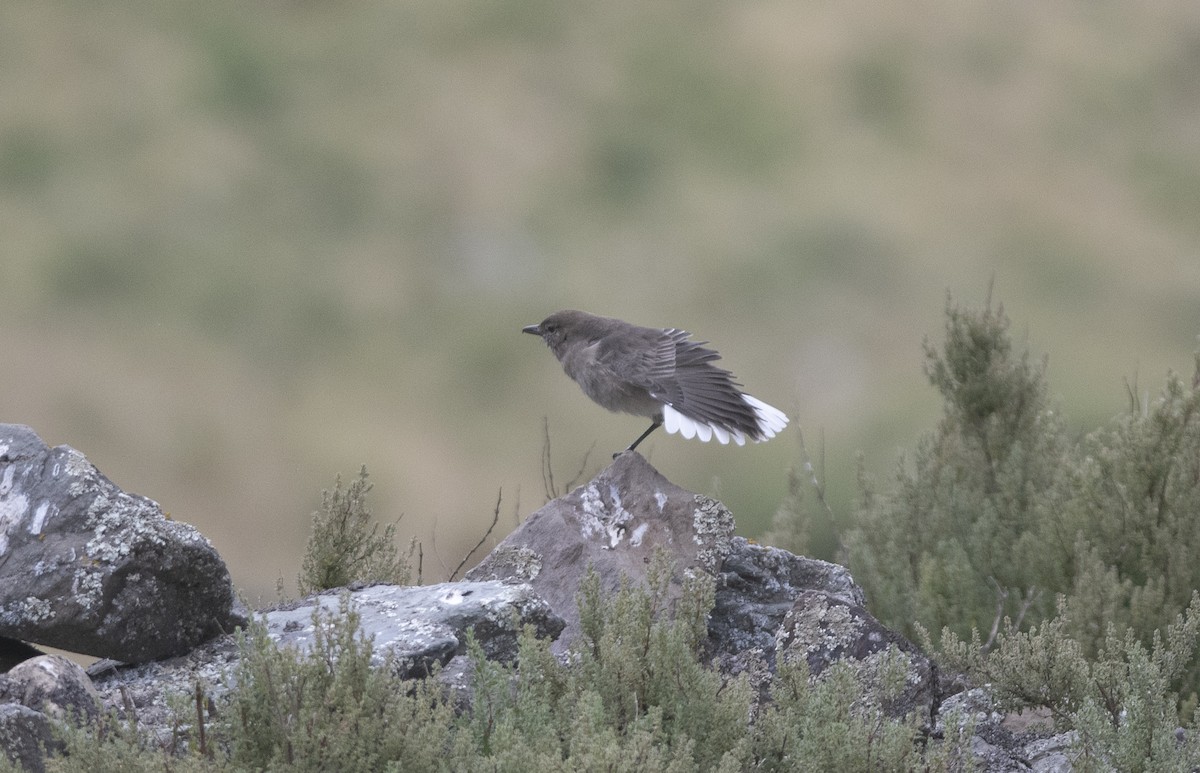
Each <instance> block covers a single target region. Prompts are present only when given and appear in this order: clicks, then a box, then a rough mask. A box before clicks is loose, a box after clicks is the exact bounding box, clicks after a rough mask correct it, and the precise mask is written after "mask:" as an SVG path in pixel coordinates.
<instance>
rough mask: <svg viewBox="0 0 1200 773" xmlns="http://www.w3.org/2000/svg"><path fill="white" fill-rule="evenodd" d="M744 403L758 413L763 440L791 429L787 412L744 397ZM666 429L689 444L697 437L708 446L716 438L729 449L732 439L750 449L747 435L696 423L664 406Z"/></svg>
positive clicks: (755, 413)
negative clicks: (682, 437) (728, 445)
mask: <svg viewBox="0 0 1200 773" xmlns="http://www.w3.org/2000/svg"><path fill="white" fill-rule="evenodd" d="M742 399H744V400H745V401H746V405H749V406H750V407H751V408H753V409H754V415H755V417H756V418H757V420H758V431H759V433H761V434H762V438H760V440H766V439H767V438H773V437H775V435H777V434H778V433H779V432H780V430H782V429H783V428H784V427H786V426H787V424H788V417H787V415H786V414H785V413H784V412H783V411H781V410H779V409H778V408H776V407H774V406H771V405H767V404H766V403H764V402H763V401H762V400H759V399H758V398H757V397H751V396H750V395H742ZM663 428H664V429H665V430H666V431H667V432H668V433H669V434H672V435H674V434H676V433H678V434H680V435H683V436H684V437H685V438H688V439H689V440H690V439H691V438H694V437H695V438H699V439H700V440H701V442H704V443H707V442H708V441H709V440H711V439H712V438H714V437H715V438H716V439H717V442H718V443H720V444H721V445H726V444H727V443H729V441H730V439H732V440H733V442H735V443H737V444H738V445H739V446H744V445H746V435H745V434H744V433H742V432H740V431H738V430H736V429H730V428H729V427H722V426H719V425H717V424H708V423H704V422H699V421H696V420H695V419H693V418H691V417H689V416H684V415H683V414H682V413H680V412H679V411H677V410H675V409H674V408H672V407H671V406H669V405H664V406H663Z"/></svg>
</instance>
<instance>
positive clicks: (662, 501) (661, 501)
mask: <svg viewBox="0 0 1200 773" xmlns="http://www.w3.org/2000/svg"><path fill="white" fill-rule="evenodd" d="M654 502H655V504H657V505H658V512H660V513H661V512H662V511H663V508H664V507H666V506H667V495H666V494H664V493H662V492H661V491H655V492H654Z"/></svg>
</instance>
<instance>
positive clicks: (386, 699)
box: [51, 556, 970, 773]
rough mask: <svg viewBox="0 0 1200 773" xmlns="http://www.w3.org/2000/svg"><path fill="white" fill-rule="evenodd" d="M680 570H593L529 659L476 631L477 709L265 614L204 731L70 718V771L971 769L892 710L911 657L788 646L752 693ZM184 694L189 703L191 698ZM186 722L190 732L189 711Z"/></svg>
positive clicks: (702, 597) (347, 613)
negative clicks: (573, 627)
mask: <svg viewBox="0 0 1200 773" xmlns="http://www.w3.org/2000/svg"><path fill="white" fill-rule="evenodd" d="M670 573H671V567H670V566H669V564H668V563H667V562H666V560H665V559H663V558H662V557H661V556H660V557H658V558H656V559H655V560H654V562H653V564H652V566H651V567H650V572H649V582H648V585H647V587H639V586H637V585H635V584H633V583H629V582H627V583H625V584H624V585H623V586H622V587H621V589H620V590H619V591H618V592H617V593H616V594H615V595H612V596H611V597H607V598H606V597H605V595H604V594H603V593H601V590H600V582H599V580H598V578H597V577H596V576H595V575H594V574H592V575H590V576H589V577H588V579H587V580H586V581H585V582H584V584H583V587H582V589H581V592H580V597H579V601H580V608H581V618H582V619H583V621H584V633H583V636H582V638H581V641H580V642H579V644H578V646H577V647H576V648H574V649H573V650H572V651H571V652H570V653H569V654H568V655H567V657H566V658H563V659H560V658H558V657H556V656H555V655H554V654H553V653H552V652H551V650H550V642H548V641H546V640H541V639H538V638H536V637H535V636H534V634H533V630H532V628H528V627H527V628H526V629H525V630H524V631H523V633H522V634H521V639H520V645H519V655H518V661H517V663H514V664H503V663H497V662H493V661H489V660H487V658H486V657H485V656H484V654H483V650H482V647H481V646H479V645H478V644H477V643H476V642H475V641H474V640H473V637H472V638H470V639H469V642H468V650H469V653H470V656H471V660H472V663H473V671H472V678H471V699H470V702H469V706H468V707H466V708H465V709H463V710H461V711H456V710H455V706H454V702H453V701H452V700H451V698H450V696H449V695H448V694H447V693H446V692H445V691H444V690H443V688H442V687H441V685H440V683H439V682H438V681H437V680H436V678H431V679H426V680H423V681H421V680H416V681H405V680H402V679H400V678H399V677H398V676H397V675H396V671H395V670H394V669H392V668H391V667H390V664H389V663H388V662H387V660H386V659H384V660H383V662H382V663H381V662H379V660H380V659H379V658H378V657H377V656H376V653H375V652H374V649H373V646H372V643H371V641H370V640H369V639H366V638H364V637H363V636H362V634H361V632H360V630H359V628H358V618H357V616H356V615H355V613H354V611H353V609H352V608H350V607H349V606H347V605H344V606H343V608H342V609H341V610H340V612H338V613H336V614H333V613H321V612H318V613H317V614H316V615H314V618H313V624H314V629H315V635H314V641H313V645H312V647H311V649H310V650H309V651H308V652H306V653H298V652H296V651H293V650H279V649H277V648H276V646H275V644H274V642H273V641H272V640H271V638H270V637H269V636H268V635H267V632H266V630H265V628H264V627H263V626H261V625H258V624H255V625H252V626H251V627H250V628H249V630H247V631H246V632H244V633H243V634H241V635H240V636H239V649H240V653H241V657H240V660H239V662H238V665H237V667H236V668H235V670H234V672H233V674H231V678H232V683H233V686H232V689H231V691H230V692H229V694H228V695H227V696H226V697H224V698H223V699H221V701H220V705H219V708H218V710H217V712H216V716H217V717H218V718H219V719H217V720H212V725H211V727H206V728H205V730H206V737H207V739H208V740H207V742H206V744H205V747H204V750H203V751H202V750H201V749H200V747H199V745H198V744H197V738H198V733H197V728H195V726H194V718H195V714H194V713H192V714H191V715H190V716H189V714H188V712H187V710H186V707H185V706H184V707H181V709H180V724H181V727H183V728H184V736H185V738H184V741H185V742H184V743H181V744H178V745H177V750H182V753H181V754H178V755H175V756H172V755H170V754H169V753H168V752H167V751H165V750H163V749H160V748H157V747H155V746H154V745H153V744H150V743H149V742H148V741H147V740H146V739H144V738H142V737H141V736H139V735H138V733H137V732H136V730H135V729H134V728H130V727H128V726H113V728H112V729H111V730H110V731H102V732H99V733H96V732H93V731H89V730H74V731H71V732H70V733H69V734H68V741H67V744H68V753H67V755H66V756H61V757H57V758H54V759H53V760H51V767H52V769H53V770H58V771H84V770H87V771H92V772H94V771H96V770H134V771H139V770H146V771H149V770H178V771H189V772H190V771H213V770H222V771H223V770H239V771H240V770H247V771H249V770H254V771H306V770H311V771H328V770H345V771H351V770H353V771H356V773H357V772H358V771H362V772H363V773H369V772H370V771H417V772H420V771H454V772H455V773H457V772H458V771H513V772H514V773H518V772H520V773H524V772H525V771H530V770H538V771H541V770H556V771H593V770H638V771H722V772H727V773H733V772H734V771H741V770H750V769H758V770H777V771H788V770H797V769H810V770H844V771H858V770H861V771H893V770H894V771H904V770H912V769H925V770H932V771H940V770H946V771H950V770H954V771H959V770H968V769H970V764H969V761H970V759H969V751H968V750H969V743H968V741H969V738H968V737H967V736H956V737H953V738H951V739H948V740H947V741H945V742H937V743H930V744H929V746H928V748H925V742H926V740H927V739H925V737H924V735H923V731H922V729H921V718H920V717H916V716H913V717H904V718H900V719H896V718H892V717H890V716H889V715H888V714H887V713H886V712H884V711H883V710H882V708H881V707H882V706H884V705H886V704H887V703H888V701H890V700H891V699H892V698H894V695H895V694H896V693H897V691H898V690H899V689H901V688H902V686H903V673H904V672H903V669H902V668H900V669H892V671H893V672H894V673H892V672H889V671H888V669H886V668H884V669H883V673H885V674H886V673H892V676H891V677H890V678H889V677H887V676H884V678H881V679H878V680H867V679H865V678H864V677H863V676H862V675H861V674H860V673H859V672H858V671H856V670H855V669H853V668H851V667H849V666H847V665H844V664H843V665H835V666H834V667H833V668H830V669H828V670H827V671H826V673H825V674H823V675H822V677H821V678H820V679H812V678H811V677H810V676H809V674H808V671H807V667H806V665H805V662H804V660H803V658H797V659H796V661H795V662H791V661H790V660H787V659H784V662H783V664H782V665H781V668H780V671H779V674H778V675H777V676H776V677H775V678H774V679H773V680H772V681H771V683H770V684H769V685H768V686H767V687H768V690H769V692H770V694H771V700H770V701H768V702H766V703H758V702H757V694H756V691H755V690H753V689H752V688H751V686H750V684H749V683H748V681H747V679H746V678H745V677H740V676H739V677H731V676H727V675H724V674H722V673H720V672H719V671H717V670H715V669H712V668H709V667H707V666H706V665H705V664H704V663H703V661H702V659H701V656H700V652H701V650H702V643H703V640H704V637H705V632H706V626H707V618H708V613H709V611H710V610H711V607H712V603H713V592H714V585H713V580H712V578H711V577H709V576H707V575H696V576H692V577H690V578H688V579H687V581H686V583H685V589H684V593H683V596H682V598H680V599H679V600H678V602H677V603H676V604H675V605H674V610H669V609H667V604H666V598H667V597H666V588H667V585H668V578H669V577H670ZM185 703H186V702H185ZM189 722H190V723H191V726H190V727H188V723H189Z"/></svg>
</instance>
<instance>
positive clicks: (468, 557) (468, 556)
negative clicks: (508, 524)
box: [448, 489, 504, 582]
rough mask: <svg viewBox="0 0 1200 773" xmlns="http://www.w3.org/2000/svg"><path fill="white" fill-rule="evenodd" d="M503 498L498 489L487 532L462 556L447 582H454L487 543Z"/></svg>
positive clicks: (498, 519) (498, 514) (498, 516)
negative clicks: (476, 552) (472, 557)
mask: <svg viewBox="0 0 1200 773" xmlns="http://www.w3.org/2000/svg"><path fill="white" fill-rule="evenodd" d="M503 498H504V489H500V491H499V492H498V493H497V494H496V509H495V510H493V511H492V523H491V525H490V526H488V527H487V531H485V532H484V533H483V536H482V537H480V538H479V542H477V543H475V547H473V548H471V550H470V551H469V552H468V553H467V554H466V555H465V556H463V560H461V561H459V562H458V566H456V567H454V571H453V572H451V573H450V578H449V580H448V582H454V578H455V577H457V576H458V573H459V572H460V571H461V570H462V568H463V567H464V566H466V564H467V562H468V561H470V560H471V556H473V555H475V551H476V550H479V548H481V547H483V543H485V542H487V538H488V537H490V536H491V534H492V530H493V529H495V528H496V524H497V523H499V522H500V500H501V499H503Z"/></svg>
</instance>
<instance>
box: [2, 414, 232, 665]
mask: <svg viewBox="0 0 1200 773" xmlns="http://www.w3.org/2000/svg"><path fill="white" fill-rule="evenodd" d="M232 607H233V587H232V585H231V583H230V580H229V572H228V571H227V570H226V568H225V564H224V562H223V561H222V560H221V557H220V556H218V555H217V551H216V550H215V549H214V548H213V546H212V544H211V543H210V542H209V541H208V540H207V539H205V538H204V537H203V536H201V535H200V533H199V532H197V531H196V530H195V529H194V528H192V527H191V526H188V525H187V524H183V523H178V522H176V521H171V520H168V519H167V518H166V517H165V516H164V515H163V513H162V510H161V509H159V507H158V505H157V504H155V503H154V502H153V501H151V500H149V499H147V498H146V497H142V496H138V495H136V494H130V493H127V492H125V491H122V490H121V489H120V488H119V487H117V486H116V485H115V484H114V483H113V482H112V481H110V480H109V479H108V478H106V477H104V475H102V474H101V473H100V471H99V470H97V469H96V468H95V467H94V466H93V465H92V464H90V463H89V462H88V460H87V459H86V458H85V457H84V456H83V454H81V453H79V452H78V451H76V450H75V449H73V448H70V447H68V446H58V447H57V448H48V447H47V446H46V444H45V443H43V442H42V441H41V439H40V438H39V437H38V436H37V435H36V434H34V432H33V430H31V429H30V428H29V427H26V426H22V425H17V424H4V425H0V636H4V637H10V638H12V639H18V640H21V641H24V642H30V643H34V644H44V645H49V646H52V647H59V648H61V649H65V650H70V651H72V652H79V653H83V654H88V655H95V656H97V657H107V658H115V659H117V660H122V661H128V662H141V661H147V660H153V659H155V658H162V657H167V656H170V655H177V654H180V653H183V652H187V651H188V650H190V649H191V648H193V647H195V646H196V645H197V644H200V643H201V642H204V641H206V640H208V639H211V638H212V637H213V636H216V635H218V634H220V633H222V632H226V631H230V630H232V629H233V627H234V625H235V624H237V623H238V622H239V618H238V617H237V616H236V615H234V614H233V612H232Z"/></svg>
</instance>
